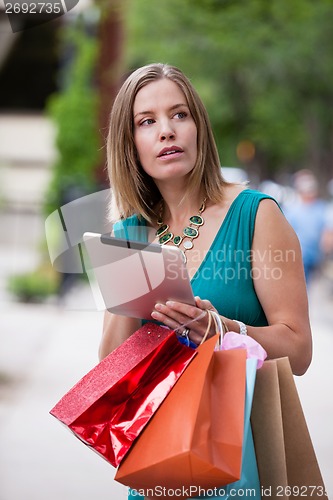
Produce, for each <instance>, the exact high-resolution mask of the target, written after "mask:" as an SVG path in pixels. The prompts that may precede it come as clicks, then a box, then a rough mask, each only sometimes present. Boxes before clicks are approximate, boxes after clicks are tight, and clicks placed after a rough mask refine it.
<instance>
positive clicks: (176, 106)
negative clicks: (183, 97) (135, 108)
mask: <svg viewBox="0 0 333 500" xmlns="http://www.w3.org/2000/svg"><path fill="white" fill-rule="evenodd" d="M184 107H186V108H187V109H189V107H188V105H187V104H186V103H184V102H182V103H179V104H174V105H173V106H171V107H170V108H169V111H174V110H175V109H178V108H184ZM152 114H154V111H149V110H147V111H139V113H136V115H134V118H136V117H137V116H143V115H152Z"/></svg>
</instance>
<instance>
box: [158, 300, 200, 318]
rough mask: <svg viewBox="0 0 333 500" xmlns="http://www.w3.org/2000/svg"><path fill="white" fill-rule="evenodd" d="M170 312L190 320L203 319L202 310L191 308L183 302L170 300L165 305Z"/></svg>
mask: <svg viewBox="0 0 333 500" xmlns="http://www.w3.org/2000/svg"><path fill="white" fill-rule="evenodd" d="M165 306H166V307H167V308H169V310H170V311H171V310H172V311H174V312H175V313H176V314H177V313H178V314H180V315H183V316H184V317H185V316H187V317H188V318H190V319H197V320H199V319H201V318H202V317H203V314H202V310H201V309H200V308H198V307H196V306H191V305H189V304H184V303H183V302H175V301H171V300H168V301H167V303H166V304H165Z"/></svg>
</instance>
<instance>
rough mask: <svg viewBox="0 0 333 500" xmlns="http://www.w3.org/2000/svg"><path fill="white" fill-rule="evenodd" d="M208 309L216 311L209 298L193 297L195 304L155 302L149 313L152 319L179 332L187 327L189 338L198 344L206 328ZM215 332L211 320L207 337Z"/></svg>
mask: <svg viewBox="0 0 333 500" xmlns="http://www.w3.org/2000/svg"><path fill="white" fill-rule="evenodd" d="M208 309H211V310H213V311H216V309H215V307H214V306H213V305H212V303H211V302H210V301H209V300H202V299H200V297H195V306H191V305H188V304H184V303H183V302H175V301H168V302H167V303H166V304H160V303H159V304H156V305H155V309H154V311H153V312H152V314H151V315H152V318H153V319H154V320H156V321H160V322H161V323H164V324H165V325H166V326H168V327H170V328H172V329H173V330H178V331H179V333H181V332H183V330H184V326H185V327H187V328H189V329H190V332H189V338H190V340H192V342H194V343H195V344H197V345H199V344H200V343H201V341H202V339H203V337H204V335H205V333H206V330H207V326H208V314H207V312H205V311H207V310H208ZM216 312H217V311H216ZM215 333H216V331H215V326H214V322H212V325H211V328H210V331H209V332H208V335H207V338H210V337H212V336H213V335H215Z"/></svg>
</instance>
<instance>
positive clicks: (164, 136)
mask: <svg viewBox="0 0 333 500" xmlns="http://www.w3.org/2000/svg"><path fill="white" fill-rule="evenodd" d="M174 138H175V131H174V130H173V128H172V126H171V124H170V123H169V122H164V123H163V125H162V127H161V131H160V140H161V141H165V140H171V139H174Z"/></svg>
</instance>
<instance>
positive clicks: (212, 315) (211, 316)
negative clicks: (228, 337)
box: [200, 309, 229, 346]
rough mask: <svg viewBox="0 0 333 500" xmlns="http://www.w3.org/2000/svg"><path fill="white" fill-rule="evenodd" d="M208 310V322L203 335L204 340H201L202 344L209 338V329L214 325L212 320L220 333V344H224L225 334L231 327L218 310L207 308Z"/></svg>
mask: <svg viewBox="0 0 333 500" xmlns="http://www.w3.org/2000/svg"><path fill="white" fill-rule="evenodd" d="M206 311H207V313H208V324H207V328H206V331H205V334H204V336H203V337H202V340H201V342H200V345H201V344H203V343H204V342H205V340H206V339H207V336H208V333H209V330H210V328H211V326H212V320H213V321H214V324H215V331H216V333H217V334H218V335H219V346H220V345H221V344H222V339H223V336H224V334H225V333H227V332H228V331H229V329H228V327H227V325H226V323H225V322H224V321H223V319H222V318H221V316H220V315H219V314H218V313H217V312H216V311H213V310H212V309H206Z"/></svg>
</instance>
